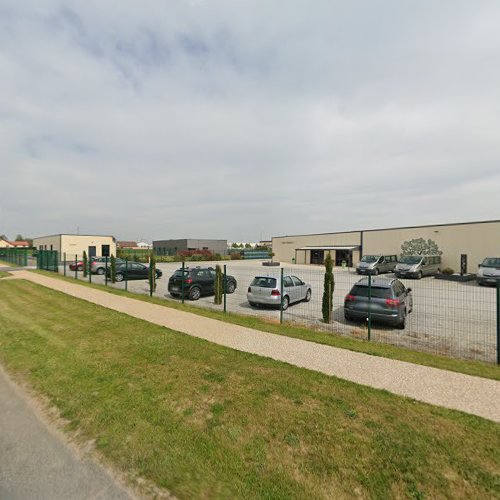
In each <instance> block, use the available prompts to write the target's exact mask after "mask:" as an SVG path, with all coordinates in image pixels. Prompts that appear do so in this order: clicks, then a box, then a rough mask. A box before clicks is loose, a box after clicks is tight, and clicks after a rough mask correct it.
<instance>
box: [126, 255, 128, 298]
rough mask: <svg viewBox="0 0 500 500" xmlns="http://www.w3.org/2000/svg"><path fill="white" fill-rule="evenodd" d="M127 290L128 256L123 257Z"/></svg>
mask: <svg viewBox="0 0 500 500" xmlns="http://www.w3.org/2000/svg"><path fill="white" fill-rule="evenodd" d="M127 290H128V257H125V291H127Z"/></svg>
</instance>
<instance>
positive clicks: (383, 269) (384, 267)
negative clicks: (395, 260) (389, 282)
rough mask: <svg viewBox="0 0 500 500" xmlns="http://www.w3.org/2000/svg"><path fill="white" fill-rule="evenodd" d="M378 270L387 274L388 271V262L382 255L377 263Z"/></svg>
mask: <svg viewBox="0 0 500 500" xmlns="http://www.w3.org/2000/svg"><path fill="white" fill-rule="evenodd" d="M377 268H378V270H379V272H380V273H385V272H386V271H387V262H386V259H385V257H384V256H383V255H382V256H381V257H380V259H379V260H378V263H377Z"/></svg>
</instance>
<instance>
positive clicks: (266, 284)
mask: <svg viewBox="0 0 500 500" xmlns="http://www.w3.org/2000/svg"><path fill="white" fill-rule="evenodd" d="M276 283H277V281H276V278H267V277H260V278H254V279H253V281H252V283H250V286H261V287H262V288H276Z"/></svg>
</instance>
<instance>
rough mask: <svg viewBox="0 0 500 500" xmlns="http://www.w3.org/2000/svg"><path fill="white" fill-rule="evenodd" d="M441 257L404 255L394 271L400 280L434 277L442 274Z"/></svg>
mask: <svg viewBox="0 0 500 500" xmlns="http://www.w3.org/2000/svg"><path fill="white" fill-rule="evenodd" d="M440 266H441V257H440V256H439V255H402V256H401V258H400V259H399V263H398V264H397V266H396V268H395V269H394V274H395V275H396V277H398V278H417V279H422V278H423V277H424V276H434V275H436V274H437V273H439V272H440Z"/></svg>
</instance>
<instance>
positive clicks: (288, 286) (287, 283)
mask: <svg viewBox="0 0 500 500" xmlns="http://www.w3.org/2000/svg"><path fill="white" fill-rule="evenodd" d="M283 295H288V297H289V298H290V303H291V302H296V301H297V290H296V287H295V286H294V284H293V280H292V277H291V276H284V277H283Z"/></svg>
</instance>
